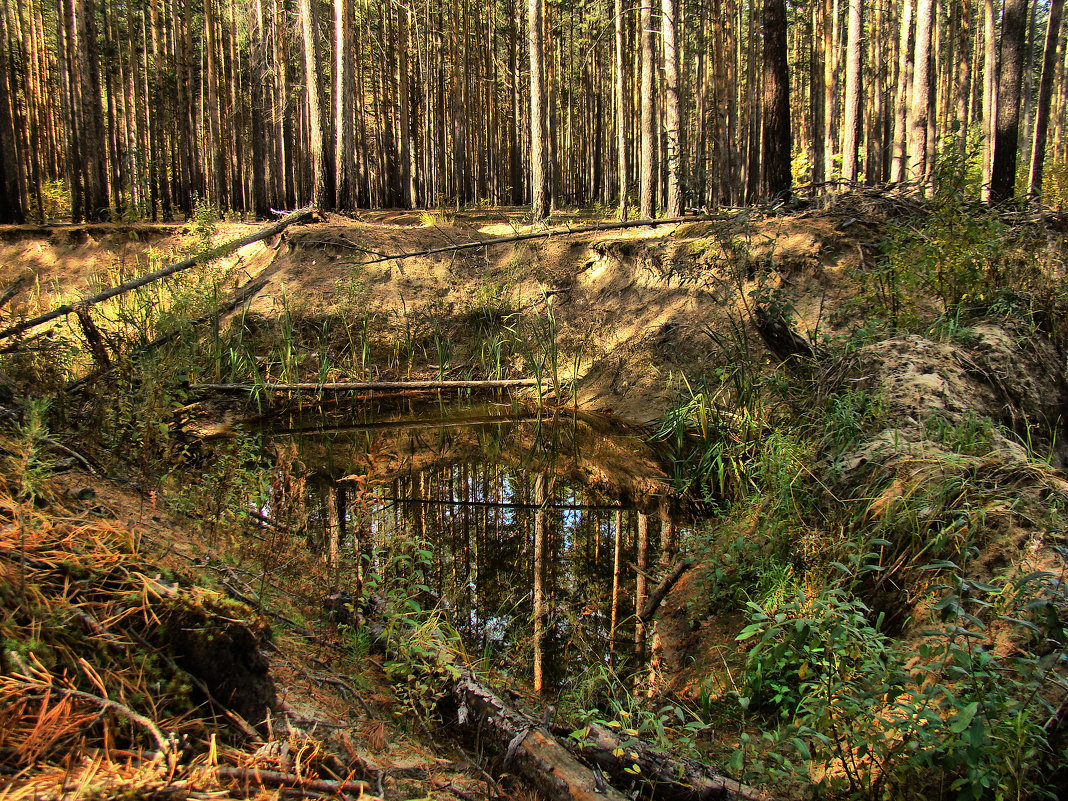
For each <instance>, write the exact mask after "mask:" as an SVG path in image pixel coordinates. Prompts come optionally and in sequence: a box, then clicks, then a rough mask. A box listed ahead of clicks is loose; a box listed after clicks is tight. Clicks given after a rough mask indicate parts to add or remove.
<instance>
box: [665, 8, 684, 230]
mask: <svg viewBox="0 0 1068 801" xmlns="http://www.w3.org/2000/svg"><path fill="white" fill-rule="evenodd" d="M661 11H662V14H661V24H662V25H663V37H664V151H665V153H664V157H665V159H666V160H667V182H668V186H667V197H666V198H665V204H664V213H665V214H666V215H667V216H668V217H678V216H679V215H680V214H682V175H681V171H682V151H681V146H680V130H681V129H680V121H679V110H680V102H679V58H678V47H677V44H676V35H675V23H676V20H675V0H661Z"/></svg>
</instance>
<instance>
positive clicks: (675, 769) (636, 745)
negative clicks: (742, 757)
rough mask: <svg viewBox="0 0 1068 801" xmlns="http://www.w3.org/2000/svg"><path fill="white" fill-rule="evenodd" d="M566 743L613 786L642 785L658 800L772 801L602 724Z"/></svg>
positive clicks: (761, 793) (703, 768) (750, 788)
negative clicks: (719, 800) (601, 772)
mask: <svg viewBox="0 0 1068 801" xmlns="http://www.w3.org/2000/svg"><path fill="white" fill-rule="evenodd" d="M567 743H568V747H569V748H570V749H571V750H572V751H574V753H575V754H576V755H577V756H579V757H580V758H581V759H583V760H584V761H586V762H590V763H593V764H595V765H597V766H598V767H600V768H601V770H603V771H604V773H605V775H606V776H607V777H608V778H609V780H610V781H611V782H612V783H613V784H615V786H617V787H627V786H629V785H632V784H633V785H637V786H641V787H642V788H643V794H644V793H645V792H647V793H649V794H650V795H651V797H652V798H654V799H658V801H710V799H725V800H726V801H772V798H771V796H769V795H767V794H766V793H763V792H761V791H760V790H757V789H756V788H754V787H749V786H747V785H744V784H741V783H740V782H736V781H734V779H728V778H727V777H726V776H721V775H720V774H718V773H716V772H715V771H714V770H713V769H712V768H711V767H709V766H708V765H705V764H703V763H701V762H698V761H696V760H693V759H686V758H684V757H672V756H668V755H667V754H663V753H661V752H660V751H658V750H656V749H655V748H653V747H652V746H650V745H649V744H648V743H643V742H641V741H640V740H637V739H635V738H630V737H620V736H619V735H618V734H617V733H615V732H613V731H612V730H611V729H609V728H607V727H606V726H600V725H598V724H590V725H589V726H588V727H587V734H586V736H585V737H584V738H583V739H582V740H568V741H567Z"/></svg>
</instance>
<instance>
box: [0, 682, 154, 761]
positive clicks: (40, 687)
mask: <svg viewBox="0 0 1068 801" xmlns="http://www.w3.org/2000/svg"><path fill="white" fill-rule="evenodd" d="M4 683H6V684H9V685H13V686H15V687H23V688H25V689H28V690H35V691H37V693H42V694H45V695H47V694H48V693H53V692H54V693H56V694H57V695H62V696H66V697H68V698H77V699H78V700H80V701H87V702H88V703H90V704H93V705H95V706H97V707H99V708H100V709H105V710H109V711H111V712H114V713H115V714H117V715H119V716H120V717H124V718H126V719H127V720H128V721H130V722H131V723H136V724H137V725H138V726H140V727H141V728H143V729H144V730H145V731H147V732H148V733H149V734H151V735H152V739H153V740H155V741H156V744H157V745H158V746H159V750H160V753H161V754H164V755H166V754H168V753H170V752H171V751H172V750H173V745H172V743H171V742H170V740H168V739H167V737H166V736H164V734H163V732H162V731H160V728H159V726H157V725H156V724H155V723H154V722H153V721H151V720H149V719H148V718H146V717H145V716H144V715H141V714H138V713H137V712H134V711H133V710H132V709H130V708H129V707H128V706H124V705H123V704H120V703H119V702H118V701H112V700H111V699H110V698H102V697H101V696H99V695H93V694H92V693H86V692H82V691H81V690H73V689H70V688H68V687H57V686H56V685H54V684H49V683H47V682H43V681H33V680H32V679H18V678H15V677H14V676H8V677H6V678H5V679H4Z"/></svg>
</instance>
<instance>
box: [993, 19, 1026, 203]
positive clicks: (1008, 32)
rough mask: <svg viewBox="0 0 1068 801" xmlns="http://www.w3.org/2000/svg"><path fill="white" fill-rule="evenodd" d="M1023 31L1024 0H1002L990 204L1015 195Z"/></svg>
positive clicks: (1024, 31)
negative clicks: (1003, 4) (999, 61)
mask: <svg viewBox="0 0 1068 801" xmlns="http://www.w3.org/2000/svg"><path fill="white" fill-rule="evenodd" d="M1026 32H1027V0H1005V10H1004V13H1003V15H1002V18H1001V64H1000V68H999V70H998V119H997V129H996V132H995V135H994V163H993V166H992V167H991V174H990V202H991V203H992V204H994V203H1002V202H1004V201H1006V200H1011V199H1012V197H1013V196H1014V195H1015V194H1016V151H1017V146H1018V141H1019V133H1020V89H1021V86H1022V79H1023V51H1024V36H1025V34H1026Z"/></svg>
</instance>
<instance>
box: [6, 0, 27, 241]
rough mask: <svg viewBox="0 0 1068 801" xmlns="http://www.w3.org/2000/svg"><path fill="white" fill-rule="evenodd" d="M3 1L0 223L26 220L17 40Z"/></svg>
mask: <svg viewBox="0 0 1068 801" xmlns="http://www.w3.org/2000/svg"><path fill="white" fill-rule="evenodd" d="M4 10H5V9H4V5H2V4H0V223H22V222H25V221H26V210H25V208H24V206H23V203H22V197H23V194H24V193H23V190H22V187H21V185H20V184H21V180H20V176H21V173H20V169H19V157H20V154H19V152H18V149H17V146H16V143H17V139H16V135H15V121H14V108H13V104H14V100H15V96H16V95H15V91H14V88H15V87H14V76H13V75H12V74H11V70H10V64H11V60H10V58H9V53H8V46H9V45H10V44H11V42H12V41H13V39H12V37H11V36H10V34H9V31H8V30H7V20H6V17H7V15H6V14H5V13H4Z"/></svg>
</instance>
